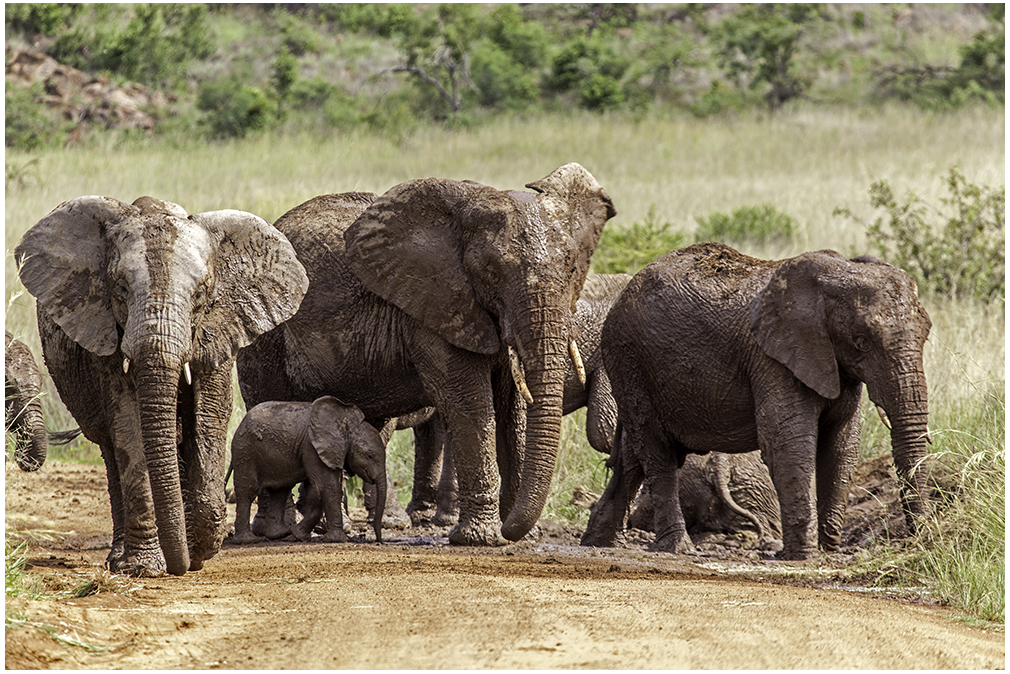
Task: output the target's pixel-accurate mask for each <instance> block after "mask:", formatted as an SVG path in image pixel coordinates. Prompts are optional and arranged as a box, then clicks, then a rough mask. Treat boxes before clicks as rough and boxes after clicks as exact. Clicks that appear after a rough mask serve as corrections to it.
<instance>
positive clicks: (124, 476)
mask: <svg viewBox="0 0 1010 674" xmlns="http://www.w3.org/2000/svg"><path fill="white" fill-rule="evenodd" d="M106 382H107V386H108V387H109V389H108V391H109V398H110V400H111V402H112V405H113V408H112V410H111V414H112V427H111V429H110V430H111V434H112V451H111V456H112V457H113V464H114V466H115V467H114V470H115V476H113V477H111V478H110V480H109V489H110V500H112V497H111V494H112V491H113V483H118V485H119V488H118V489H117V490H116V491H117V492H118V493H119V495H120V501H121V508H120V511H121V512H122V514H123V522H122V528H123V537H122V538H123V553H122V556H120V557H118V558H115V557H111V561H110V564H109V570H110V571H113V572H114V573H121V574H123V575H128V576H137V577H144V576H151V577H157V576H161V575H164V573H165V571H166V565H165V556H164V554H162V551H161V544H160V542H159V541H158V527H157V523H156V522H155V515H154V497H153V495H152V493H151V481H150V478H149V475H148V472H147V461H146V459H145V457H144V444H143V439H142V435H141V432H140V410H139V409H138V407H137V405H136V404H135V392H134V391H133V390H132V388H130V387H129V386H128V385H127V384H126V383H125V382H123V380H121V379H119V378H117V377H112V378H109V379H107V380H106ZM106 472H109V470H108V468H107V469H106ZM221 497H222V499H223V498H224V488H223V487H222V490H221ZM113 508H114V511H113V517H114V518H115V505H114V504H113ZM113 529H115V521H113ZM113 535H114V536H115V533H114V534H113Z"/></svg>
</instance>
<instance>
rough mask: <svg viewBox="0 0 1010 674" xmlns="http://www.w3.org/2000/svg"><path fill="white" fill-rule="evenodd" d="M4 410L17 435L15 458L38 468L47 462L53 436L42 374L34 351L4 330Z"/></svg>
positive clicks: (29, 467)
mask: <svg viewBox="0 0 1010 674" xmlns="http://www.w3.org/2000/svg"><path fill="white" fill-rule="evenodd" d="M4 332H5V336H4V409H5V422H4V423H5V425H6V431H7V432H8V433H12V434H14V438H15V440H14V442H15V445H14V461H15V462H17V464H18V467H19V468H20V469H21V470H27V471H34V470H38V469H39V468H41V467H42V464H43V463H45V462H46V452H47V451H48V450H49V437H48V434H47V433H46V423H45V420H44V419H43V417H42V397H41V396H42V376H41V375H40V374H39V366H38V365H37V364H36V363H35V358H34V357H33V356H32V352H31V351H30V350H29V349H28V347H27V346H26V345H25V344H24V343H23V342H21V341H18V340H16V339H14V335H12V334H11V333H10V332H7V331H4Z"/></svg>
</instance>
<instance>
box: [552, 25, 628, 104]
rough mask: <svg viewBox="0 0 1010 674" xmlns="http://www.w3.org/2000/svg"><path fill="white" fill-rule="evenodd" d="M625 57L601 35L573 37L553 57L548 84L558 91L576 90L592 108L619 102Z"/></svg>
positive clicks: (620, 100) (621, 101)
mask: <svg viewBox="0 0 1010 674" xmlns="http://www.w3.org/2000/svg"><path fill="white" fill-rule="evenodd" d="M628 65H629V63H628V61H627V59H625V58H624V57H622V56H621V55H620V54H618V53H617V52H616V51H615V50H614V49H613V48H612V47H611V46H610V45H609V44H607V43H605V42H604V41H603V40H602V38H595V39H586V38H581V37H580V38H577V39H575V40H572V41H571V42H570V43H569V44H568V45H567V46H566V47H565V48H564V49H562V50H561V51H560V52H558V54H557V55H556V56H555V57H554V60H553V62H552V64H551V75H550V77H549V78H548V79H547V84H546V86H547V88H548V89H550V90H551V91H555V92H557V93H564V92H568V91H574V92H577V93H578V95H579V102H580V103H581V104H582V106H583V107H586V108H589V109H591V110H603V109H608V108H613V107H617V106H620V105H621V104H622V103H623V102H624V100H625V93H624V91H623V90H622V89H621V84H620V82H621V78H622V77H623V76H624V74H625V72H626V71H627V70H628Z"/></svg>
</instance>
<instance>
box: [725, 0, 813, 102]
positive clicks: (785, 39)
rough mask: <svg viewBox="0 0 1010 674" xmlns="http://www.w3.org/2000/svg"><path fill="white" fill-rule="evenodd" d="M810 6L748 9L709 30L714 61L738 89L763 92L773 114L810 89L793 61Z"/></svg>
mask: <svg viewBox="0 0 1010 674" xmlns="http://www.w3.org/2000/svg"><path fill="white" fill-rule="evenodd" d="M815 8H816V6H811V5H799V4H797V5H782V4H766V5H746V6H744V8H743V9H742V10H741V11H739V12H737V13H735V14H733V15H732V16H730V17H728V18H727V19H725V20H724V21H723V22H722V23H721V24H720V25H719V26H718V27H716V28H715V29H713V31H712V37H713V39H714V41H715V44H716V60H717V61H718V62H719V64H720V66H721V67H722V68H723V70H724V71H725V72H726V74H727V75H728V76H729V77H730V78H731V79H733V80H735V81H736V82H737V84H738V86H741V87H743V86H744V85H746V86H747V87H748V88H750V89H757V88H765V89H766V90H767V91H766V92H765V100H766V101H767V103H768V107H769V108H771V109H772V110H776V109H778V108H780V107H782V105H783V104H784V103H785V102H786V101H789V100H791V99H793V98H797V97H799V96H802V95H803V92H804V90H806V88H807V86H808V82H806V81H805V80H804V79H803V78H801V77H800V76H799V75H797V74H796V72H795V64H794V61H793V56H794V55H795V53H796V49H797V45H798V43H799V40H800V37H801V35H802V32H803V23H804V22H805V21H806V20H808V19H809V18H810V16H811V15H812V14H813V13H814V11H815Z"/></svg>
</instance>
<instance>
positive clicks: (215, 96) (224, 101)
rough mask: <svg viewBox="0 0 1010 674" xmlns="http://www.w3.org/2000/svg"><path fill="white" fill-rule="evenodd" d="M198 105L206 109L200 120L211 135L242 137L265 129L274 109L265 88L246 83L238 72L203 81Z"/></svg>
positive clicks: (214, 136)
mask: <svg viewBox="0 0 1010 674" xmlns="http://www.w3.org/2000/svg"><path fill="white" fill-rule="evenodd" d="M196 107H197V109H199V110H200V111H202V112H203V113H204V116H203V118H202V120H201V123H202V124H204V125H205V126H206V128H207V130H208V133H209V135H210V136H211V138H243V137H245V136H246V135H247V134H248V133H249V132H251V131H259V130H262V129H265V128H266V127H267V126H268V125H269V124H270V122H271V121H272V120H273V118H274V113H275V108H274V106H273V104H272V102H271V101H270V98H269V97H268V96H267V95H266V94H265V93H264V92H263V90H262V89H259V88H258V87H251V86H248V85H246V84H245V83H244V82H243V80H242V78H240V77H238V76H231V77H226V78H224V79H221V80H214V81H208V82H204V83H203V84H201V85H200V91H199V94H198V96H197V102H196Z"/></svg>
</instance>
